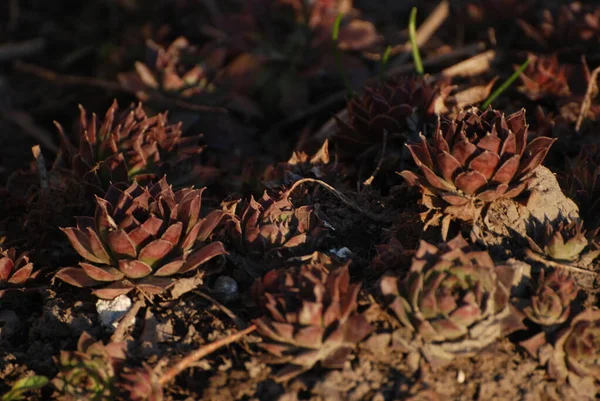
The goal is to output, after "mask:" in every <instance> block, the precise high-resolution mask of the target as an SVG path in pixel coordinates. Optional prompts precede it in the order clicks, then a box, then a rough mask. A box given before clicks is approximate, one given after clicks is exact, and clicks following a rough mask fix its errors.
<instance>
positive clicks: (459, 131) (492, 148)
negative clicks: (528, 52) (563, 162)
mask: <svg viewBox="0 0 600 401" xmlns="http://www.w3.org/2000/svg"><path fill="white" fill-rule="evenodd" d="M554 141H555V139H551V138H546V137H537V138H535V139H534V140H533V141H531V142H530V143H527V123H526V121H525V110H521V111H519V112H517V113H514V114H512V115H510V116H508V117H505V116H504V114H502V113H500V112H499V111H496V110H493V109H491V108H490V109H487V110H486V111H483V112H482V111H480V110H479V109H477V108H471V109H470V110H465V111H462V112H461V113H459V115H458V116H457V117H456V119H454V120H446V119H443V120H442V121H441V122H440V124H439V126H438V129H436V131H435V133H434V135H433V138H432V140H430V141H429V142H428V141H427V139H426V138H425V137H424V136H422V135H421V141H420V142H419V143H414V144H409V145H407V146H408V148H409V150H410V152H411V154H412V156H413V159H414V160H415V163H416V164H417V166H418V167H419V169H420V170H421V174H420V175H417V174H415V173H413V172H412V171H403V172H402V173H401V175H402V176H403V177H404V178H405V179H406V181H407V182H408V183H409V184H410V185H413V186H419V187H420V188H421V192H422V194H423V204H424V205H425V206H426V207H427V208H428V209H430V210H436V211H439V210H441V212H442V213H443V214H446V215H448V216H450V217H451V218H458V219H461V220H465V221H471V220H473V219H474V218H475V217H476V216H477V213H478V212H479V210H480V209H481V207H482V206H483V205H485V204H486V203H490V202H493V201H495V200H497V199H500V198H514V197H516V196H517V195H519V194H521V193H522V192H523V191H524V190H526V189H527V188H528V187H529V185H530V181H531V180H529V178H530V176H531V174H532V172H533V170H535V168H536V167H537V166H539V165H540V164H541V163H542V161H543V160H544V158H545V157H546V154H547V153H548V150H549V149H550V146H551V145H552V143H553V142H554Z"/></svg>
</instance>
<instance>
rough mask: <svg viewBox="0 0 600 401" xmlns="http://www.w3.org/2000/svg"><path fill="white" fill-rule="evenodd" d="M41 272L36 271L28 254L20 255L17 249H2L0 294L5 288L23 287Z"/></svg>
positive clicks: (0, 250) (0, 256)
mask: <svg viewBox="0 0 600 401" xmlns="http://www.w3.org/2000/svg"><path fill="white" fill-rule="evenodd" d="M39 273H40V271H39V270H37V271H34V267H33V263H32V262H30V261H29V256H28V254H27V252H22V253H18V252H17V250H16V249H15V248H9V249H2V248H1V247H0V294H1V293H2V290H1V289H2V288H4V287H15V286H17V287H22V286H23V285H25V283H27V281H29V280H34V279H35V278H36V277H37V276H38V274H39Z"/></svg>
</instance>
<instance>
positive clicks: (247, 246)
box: [228, 191, 322, 276]
mask: <svg viewBox="0 0 600 401" xmlns="http://www.w3.org/2000/svg"><path fill="white" fill-rule="evenodd" d="M289 195H290V193H289V191H283V192H280V193H277V194H276V195H273V196H270V195H269V194H267V192H265V193H264V194H263V196H262V197H261V198H258V199H255V198H254V197H250V199H249V201H247V202H242V201H237V202H234V203H233V204H231V205H229V206H228V208H229V210H231V211H232V212H233V213H235V214H236V217H235V218H234V220H233V221H232V225H231V230H230V234H231V237H232V240H233V242H234V244H235V245H236V248H237V249H238V251H239V253H240V254H242V255H243V256H245V257H246V260H245V263H246V264H247V266H246V268H247V269H248V270H249V271H250V272H252V271H253V270H256V272H254V273H258V274H259V276H260V275H262V273H260V271H262V272H263V273H264V271H265V270H268V269H269V268H272V267H274V266H275V265H276V264H277V263H280V262H282V261H283V260H285V259H286V258H288V257H291V256H298V255H301V254H306V253H309V252H310V251H312V250H313V248H314V247H316V245H317V243H318V241H319V236H318V233H319V231H320V230H321V227H322V226H321V224H320V221H319V220H318V218H317V217H316V216H315V214H314V213H313V211H314V210H313V207H312V206H310V205H307V206H298V207H295V206H294V205H293V204H292V202H291V201H290V199H289Z"/></svg>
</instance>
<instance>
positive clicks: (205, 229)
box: [56, 178, 226, 299]
mask: <svg viewBox="0 0 600 401" xmlns="http://www.w3.org/2000/svg"><path fill="white" fill-rule="evenodd" d="M203 191H204V188H203V189H192V188H185V189H181V190H179V191H177V192H174V191H173V190H172V189H171V187H170V186H169V185H168V184H167V182H166V180H165V179H164V178H163V179H162V180H161V181H159V182H158V183H156V184H152V185H149V186H148V187H142V186H140V185H139V184H137V183H133V184H132V185H131V186H129V188H127V189H126V190H121V189H119V188H117V187H115V186H111V187H110V188H109V190H108V192H107V193H106V195H105V196H104V198H99V197H97V198H96V202H97V206H96V214H95V216H94V217H78V218H77V226H76V227H68V228H64V229H63V231H64V233H65V234H66V235H67V237H68V239H69V241H70V242H71V245H72V246H73V248H74V249H75V251H77V253H79V255H81V256H82V257H83V258H84V259H85V262H81V263H79V266H78V267H65V268H62V269H61V270H59V271H58V273H57V274H56V277H57V278H59V279H61V280H63V281H65V282H67V283H69V284H71V285H74V286H76V287H92V288H94V289H93V291H92V292H93V293H94V294H95V295H96V296H98V297H100V298H108V299H112V298H115V297H117V296H119V295H122V294H127V293H129V292H131V291H133V290H134V289H136V290H139V291H142V292H144V293H147V294H160V293H162V292H164V291H165V290H166V289H168V288H169V287H170V286H171V285H172V284H174V282H175V276H176V275H179V274H183V273H187V272H191V271H195V270H197V269H198V268H199V267H200V266H201V265H202V264H203V263H206V262H207V261H209V260H210V259H212V258H214V257H216V256H219V255H222V254H224V253H226V252H225V248H224V247H223V244H221V242H218V241H215V242H211V240H210V235H211V233H212V231H213V230H214V229H215V227H216V226H217V225H218V224H219V222H220V221H221V220H222V219H223V217H224V213H223V212H222V211H220V210H215V211H213V212H211V213H209V214H208V215H207V216H205V217H201V216H200V209H201V202H202V192H203Z"/></svg>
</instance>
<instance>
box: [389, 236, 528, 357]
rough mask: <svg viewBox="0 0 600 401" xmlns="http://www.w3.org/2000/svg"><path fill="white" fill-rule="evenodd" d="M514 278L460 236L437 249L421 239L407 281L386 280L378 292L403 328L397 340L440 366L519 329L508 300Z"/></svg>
mask: <svg viewBox="0 0 600 401" xmlns="http://www.w3.org/2000/svg"><path fill="white" fill-rule="evenodd" d="M513 277H514V272H513V270H512V268H510V267H508V266H496V265H495V264H494V262H493V261H492V259H491V258H490V256H489V254H488V253H487V252H483V251H474V250H472V249H471V248H470V247H469V245H468V244H467V242H466V241H465V240H464V239H463V238H462V237H461V236H458V237H455V238H454V239H452V240H451V241H449V242H447V243H444V244H442V245H441V246H439V247H436V246H434V245H431V244H429V243H427V242H425V241H422V242H421V244H420V246H419V249H418V250H417V253H416V255H415V257H414V259H413V262H412V265H411V268H410V271H409V273H408V275H407V276H406V278H405V279H404V280H399V279H397V278H395V277H384V278H383V279H382V280H381V284H380V288H381V293H382V294H383V297H384V301H385V302H386V303H387V305H388V307H389V308H390V309H391V311H392V312H393V313H394V315H395V316H396V317H397V319H398V321H399V323H400V325H401V326H402V327H401V329H400V330H399V331H398V333H399V334H398V338H399V340H400V342H401V343H402V344H404V345H405V347H406V348H407V350H408V351H409V352H413V351H415V352H416V351H419V352H420V353H422V354H423V355H424V356H425V358H426V359H427V360H428V361H429V362H430V363H431V364H432V365H433V366H439V365H443V364H445V363H447V362H449V361H450V360H452V359H453V358H454V357H455V356H460V355H472V354H473V353H475V352H477V351H479V350H481V349H483V348H484V347H486V346H488V345H490V344H492V343H493V342H494V341H496V340H497V339H498V338H500V337H502V336H503V335H506V334H508V333H510V332H512V331H514V330H516V329H519V328H520V327H521V326H522V322H521V320H522V316H521V315H520V313H519V312H518V311H517V310H516V309H514V308H512V306H511V305H510V304H509V302H508V301H509V297H510V292H511V287H512V283H513Z"/></svg>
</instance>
